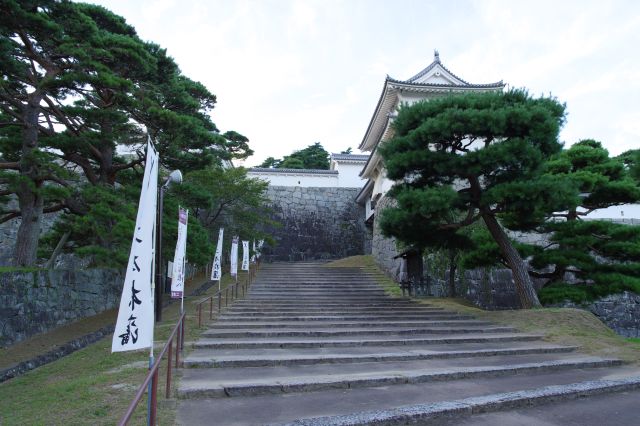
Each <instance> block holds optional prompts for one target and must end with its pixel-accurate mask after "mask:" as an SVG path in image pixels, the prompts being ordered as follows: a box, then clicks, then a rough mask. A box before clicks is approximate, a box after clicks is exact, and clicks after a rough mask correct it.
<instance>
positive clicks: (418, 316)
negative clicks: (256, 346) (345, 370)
mask: <svg viewBox="0 0 640 426" xmlns="http://www.w3.org/2000/svg"><path fill="white" fill-rule="evenodd" d="M375 319H378V320H383V319H387V320H437V319H471V317H470V316H469V315H458V314H451V313H449V312H446V311H443V312H438V311H435V312H421V313H411V312H407V313H403V312H397V313H372V314H366V313H364V314H358V313H355V312H354V313H352V314H351V313H346V314H331V313H327V314H326V315H321V314H317V315H313V314H310V315H293V314H289V313H286V314H284V313H283V314H269V315H267V314H262V315H260V316H250V315H243V314H233V313H226V312H225V313H223V314H222V315H220V316H219V317H218V319H217V320H218V321H238V320H244V321H253V320H255V321H261V320H262V321H330V320H339V321H349V320H353V321H369V320H375Z"/></svg>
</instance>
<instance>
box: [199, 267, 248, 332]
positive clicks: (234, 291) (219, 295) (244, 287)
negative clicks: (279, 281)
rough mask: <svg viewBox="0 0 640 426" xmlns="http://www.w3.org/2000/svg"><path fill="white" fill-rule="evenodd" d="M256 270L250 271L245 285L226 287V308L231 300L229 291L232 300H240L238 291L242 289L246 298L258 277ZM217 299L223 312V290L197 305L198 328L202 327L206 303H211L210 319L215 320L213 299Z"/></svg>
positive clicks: (219, 310) (237, 284)
mask: <svg viewBox="0 0 640 426" xmlns="http://www.w3.org/2000/svg"><path fill="white" fill-rule="evenodd" d="M256 269H257V268H253V269H251V270H250V271H249V273H248V274H247V278H246V280H245V281H244V283H234V284H231V285H229V286H227V287H225V289H224V291H225V296H224V302H225V303H224V304H225V306H227V299H228V298H229V289H231V299H232V300H234V299H237V298H238V289H239V288H242V296H243V297H244V295H245V294H246V292H247V289H248V288H249V286H250V285H251V283H252V282H253V280H254V278H255V275H256ZM214 298H217V299H218V312H221V311H222V289H221V290H218V291H217V292H215V293H214V294H212V295H210V296H207V297H205V298H203V299H202V300H200V301H199V302H198V303H196V310H197V315H198V327H201V326H202V305H204V303H205V302H207V301H208V302H209V319H210V320H212V319H213V299H214Z"/></svg>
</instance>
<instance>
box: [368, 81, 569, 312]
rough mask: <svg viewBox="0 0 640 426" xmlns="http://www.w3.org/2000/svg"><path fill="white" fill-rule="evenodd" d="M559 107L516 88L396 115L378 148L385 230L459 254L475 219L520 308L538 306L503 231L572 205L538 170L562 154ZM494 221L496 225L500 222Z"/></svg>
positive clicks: (560, 185)
mask: <svg viewBox="0 0 640 426" xmlns="http://www.w3.org/2000/svg"><path fill="white" fill-rule="evenodd" d="M563 122H564V106H563V105H562V104H560V103H558V102H557V101H556V100H555V99H552V98H532V97H530V96H529V95H528V94H527V93H526V92H524V91H522V90H511V91H509V92H505V93H482V94H465V95H460V96H450V97H445V98H440V99H434V100H430V101H426V102H419V103H417V104H414V105H412V106H405V107H403V108H401V109H400V111H399V114H398V116H397V118H396V120H395V122H394V125H393V128H394V132H395V133H394V135H395V136H394V137H393V138H392V139H391V140H390V141H388V142H387V143H385V144H383V145H381V146H380V148H379V149H380V153H381V154H382V156H383V158H384V162H385V166H386V169H387V175H388V177H389V178H391V179H393V180H394V181H396V182H397V183H396V184H395V185H394V187H393V188H392V189H391V191H390V195H391V196H392V197H393V198H394V199H395V201H396V203H397V206H396V207H392V208H388V209H385V210H384V211H383V213H382V218H381V225H382V229H383V232H384V233H385V234H386V235H388V236H392V237H396V238H398V239H399V240H400V241H401V242H403V243H405V244H410V245H415V246H418V247H421V248H424V247H433V246H435V247H437V248H442V247H445V248H452V247H456V248H464V247H468V246H469V245H470V244H471V240H470V238H469V237H468V235H465V232H463V229H464V228H466V227H468V226H469V225H471V224H473V223H475V222H477V221H478V220H482V222H484V224H485V225H486V227H487V229H488V230H489V232H490V234H491V236H492V238H493V239H494V241H496V243H497V244H498V246H499V248H500V252H501V253H502V255H503V256H504V257H505V258H506V259H507V264H508V265H509V267H510V268H511V270H512V271H513V274H514V281H515V283H516V288H517V290H518V294H519V295H520V300H521V303H522V305H523V307H525V308H529V307H533V306H538V305H539V302H538V299H537V296H536V294H535V291H534V289H533V285H532V282H531V279H530V277H529V275H528V273H527V270H526V267H525V265H524V262H523V260H522V258H521V257H520V255H519V254H518V252H517V251H516V250H515V248H514V247H513V245H512V243H511V242H510V240H509V238H508V237H507V235H506V233H505V232H504V229H503V226H505V227H507V228H510V229H518V230H529V229H532V228H534V227H536V226H537V225H539V224H540V223H541V222H543V221H544V219H545V217H546V215H547V214H549V212H552V211H559V210H562V209H566V208H568V207H569V206H571V204H572V203H575V202H576V200H575V188H574V187H573V186H572V185H571V184H569V183H567V182H564V181H557V180H554V179H552V178H549V177H548V176H546V175H544V173H543V165H544V162H545V160H546V159H548V158H550V157H551V156H552V155H554V154H556V153H558V152H559V151H560V150H561V144H560V143H559V142H558V132H559V129H560V127H561V125H562V124H563ZM498 220H500V222H502V226H501V225H500V223H499V222H498Z"/></svg>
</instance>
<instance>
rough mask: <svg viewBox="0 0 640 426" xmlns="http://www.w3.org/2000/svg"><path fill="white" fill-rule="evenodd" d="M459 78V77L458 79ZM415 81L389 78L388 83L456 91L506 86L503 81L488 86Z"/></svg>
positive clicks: (487, 84)
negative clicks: (454, 89) (469, 88)
mask: <svg viewBox="0 0 640 426" xmlns="http://www.w3.org/2000/svg"><path fill="white" fill-rule="evenodd" d="M456 78H457V77H456ZM412 80H413V79H410V80H406V81H402V80H396V79H394V78H391V77H388V76H387V81H388V82H390V83H395V84H403V85H407V86H414V87H437V88H449V87H453V88H456V89H463V88H467V87H478V88H484V87H486V88H500V87H502V86H504V83H503V82H502V80H500V81H497V82H495V83H486V84H471V83H467V82H466V81H465V84H464V85H458V84H442V83H414V82H413V81H412ZM460 81H464V80H462V79H460Z"/></svg>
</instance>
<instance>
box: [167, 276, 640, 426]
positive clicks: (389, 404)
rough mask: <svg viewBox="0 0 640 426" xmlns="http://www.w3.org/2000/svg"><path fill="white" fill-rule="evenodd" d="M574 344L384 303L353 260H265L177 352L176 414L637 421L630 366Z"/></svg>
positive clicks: (278, 420)
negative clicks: (342, 263)
mask: <svg viewBox="0 0 640 426" xmlns="http://www.w3.org/2000/svg"><path fill="white" fill-rule="evenodd" d="M576 349H577V348H575V347H570V346H561V345H554V344H550V343H546V342H544V341H542V340H541V336H539V335H536V334H526V333H520V332H517V331H516V330H514V329H512V328H510V327H504V326H497V325H494V324H490V323H487V322H483V321H478V320H475V319H474V318H472V317H469V316H465V315H459V314H456V313H453V312H448V311H445V310H442V309H440V308H436V307H430V306H426V305H422V304H417V303H414V302H411V301H409V300H405V299H397V298H391V297H389V296H387V295H385V293H384V292H383V290H382V289H381V288H380V287H379V286H378V285H377V284H376V283H375V282H374V280H373V278H372V277H371V276H369V275H367V274H366V273H365V272H363V271H362V270H360V269H358V268H327V267H323V266H321V265H319V264H314V263H293V264H291V263H282V264H266V265H263V267H262V269H261V270H260V272H259V274H258V277H257V280H256V282H255V283H254V285H253V287H252V288H251V290H250V292H249V294H248V297H247V298H246V299H244V300H239V301H237V302H236V303H234V304H233V306H232V307H230V308H229V309H228V310H227V311H225V313H224V314H223V315H221V316H220V317H219V318H218V319H217V320H216V321H215V322H214V323H212V324H211V325H210V328H209V329H208V330H207V331H206V332H204V334H203V336H202V338H201V339H200V340H199V341H198V342H196V343H195V344H194V350H193V351H192V352H191V353H190V354H189V355H188V356H187V357H186V358H185V359H184V367H185V368H184V369H183V370H182V379H181V382H180V386H179V389H178V396H179V398H180V401H179V404H178V422H179V423H180V424H185V425H210V424H215V425H257V424H296V425H368V424H376V425H380V424H385V425H386V424H409V423H413V424H415V423H420V424H448V425H449V424H451V425H454V424H456V425H457V424H465V425H472V424H487V425H496V424H500V425H509V424H513V425H516V424H518V425H523V424H532V425H533V424H545V425H552V424H558V425H560V424H563V425H565V424H575V425H578V424H580V425H582V424H584V425H589V424H598V425H616V424H620V425H622V424H625V425H627V424H639V422H640V420H638V418H640V417H638V414H639V413H640V408H638V407H640V405H638V401H640V369H637V368H634V367H631V366H625V365H622V363H621V362H620V361H618V360H615V359H602V358H597V357H592V356H586V355H582V354H580V353H578V352H577V351H576ZM584 397H588V398H586V399H585V398H584ZM558 401H562V402H561V403H559V402H558ZM596 407H599V408H598V409H596ZM589 410H591V411H592V413H591V414H589V413H590V412H589ZM485 412H489V414H482V413H485ZM554 413H555V414H554ZM572 413H573V414H572ZM585 413H587V414H585ZM616 413H617V414H616ZM633 413H635V414H633ZM625 415H626V416H627V417H625ZM554 416H555V417H554ZM598 416H600V420H598V418H599V417H598ZM631 416H633V417H631ZM554 419H556V420H557V422H556V423H554ZM632 419H633V421H631V423H629V422H628V421H630V420H632ZM618 420H619V421H620V422H618Z"/></svg>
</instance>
